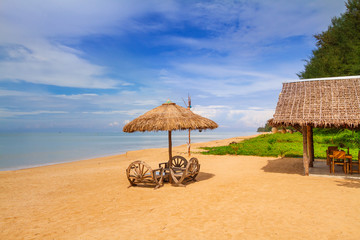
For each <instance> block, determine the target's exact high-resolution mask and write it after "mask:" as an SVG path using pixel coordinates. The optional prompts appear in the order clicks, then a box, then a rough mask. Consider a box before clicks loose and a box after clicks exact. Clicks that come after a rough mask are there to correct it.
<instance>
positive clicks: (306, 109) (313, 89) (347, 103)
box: [269, 76, 360, 175]
mask: <svg viewBox="0 0 360 240" xmlns="http://www.w3.org/2000/svg"><path fill="white" fill-rule="evenodd" d="M269 124H270V125H271V126H292V127H295V128H297V129H299V130H300V131H301V133H302V134H303V152H304V155H303V161H304V170H305V175H309V166H310V167H311V166H312V162H313V161H314V145H313V136H312V128H313V127H323V128H325V127H330V128H349V129H359V128H360V76H351V77H334V78H318V79H306V80H302V81H297V82H288V83H283V88H282V91H281V93H280V95H279V100H278V103H277V106H276V110H275V114H274V118H273V119H270V120H269Z"/></svg>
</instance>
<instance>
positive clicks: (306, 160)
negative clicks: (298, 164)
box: [302, 126, 309, 176]
mask: <svg viewBox="0 0 360 240" xmlns="http://www.w3.org/2000/svg"><path fill="white" fill-rule="evenodd" d="M302 135H303V164H304V175H305V176H309V155H308V142H307V135H308V134H307V126H303V128H302Z"/></svg>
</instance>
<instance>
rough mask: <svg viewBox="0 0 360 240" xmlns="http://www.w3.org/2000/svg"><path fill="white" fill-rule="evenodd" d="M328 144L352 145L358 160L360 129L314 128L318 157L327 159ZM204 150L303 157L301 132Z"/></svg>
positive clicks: (265, 135)
mask: <svg viewBox="0 0 360 240" xmlns="http://www.w3.org/2000/svg"><path fill="white" fill-rule="evenodd" d="M328 146H338V147H340V148H342V149H344V150H346V151H347V148H348V147H349V148H350V154H352V155H353V156H354V159H356V156H357V154H358V151H359V148H360V131H357V132H356V131H350V130H347V129H345V130H340V131H339V130H329V129H327V130H322V129H314V155H315V158H326V149H327V148H328ZM203 149H205V150H207V151H206V152H202V153H203V154H208V155H210V154H212V155H226V154H230V155H254V156H274V157H277V156H281V157H302V155H303V137H302V135H301V133H299V132H297V133H293V134H289V133H287V134H282V133H275V134H263V135H260V136H258V137H255V138H251V139H247V140H245V141H242V142H240V143H236V144H230V145H229V146H221V147H204V148H203Z"/></svg>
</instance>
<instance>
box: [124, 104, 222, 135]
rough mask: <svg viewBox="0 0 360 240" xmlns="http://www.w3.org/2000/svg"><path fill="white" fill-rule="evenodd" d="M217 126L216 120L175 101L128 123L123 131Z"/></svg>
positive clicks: (191, 128) (194, 128) (193, 128)
mask: <svg viewBox="0 0 360 240" xmlns="http://www.w3.org/2000/svg"><path fill="white" fill-rule="evenodd" d="M217 127H218V125H217V124H216V123H215V122H214V121H212V120H210V119H208V118H204V117H202V116H200V115H197V114H195V113H193V112H192V111H190V110H188V109H186V108H183V107H181V106H178V105H176V104H175V103H164V104H162V105H161V106H159V107H157V108H154V109H152V110H150V111H148V112H146V113H145V114H143V115H141V116H140V117H138V118H136V119H134V120H133V121H131V122H129V123H128V124H126V125H125V126H124V128H123V131H124V132H135V131H139V132H145V131H149V132H151V131H156V132H157V131H174V130H186V129H190V130H203V129H215V128H217Z"/></svg>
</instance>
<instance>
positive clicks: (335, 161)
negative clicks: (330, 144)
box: [330, 151, 347, 173]
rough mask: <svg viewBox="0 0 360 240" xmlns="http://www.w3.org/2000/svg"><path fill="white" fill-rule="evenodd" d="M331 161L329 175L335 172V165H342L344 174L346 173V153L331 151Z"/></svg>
mask: <svg viewBox="0 0 360 240" xmlns="http://www.w3.org/2000/svg"><path fill="white" fill-rule="evenodd" d="M332 156H333V157H332V160H331V164H330V173H334V172H335V165H342V166H343V169H344V173H346V170H347V166H346V153H345V151H333V154H332Z"/></svg>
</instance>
